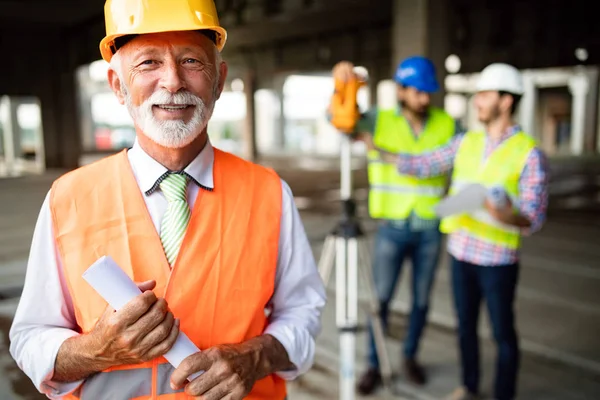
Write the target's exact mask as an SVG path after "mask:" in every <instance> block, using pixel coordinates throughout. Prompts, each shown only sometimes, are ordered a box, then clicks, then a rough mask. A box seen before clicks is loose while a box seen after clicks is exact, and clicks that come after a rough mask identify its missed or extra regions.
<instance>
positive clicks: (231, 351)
mask: <svg viewBox="0 0 600 400" xmlns="http://www.w3.org/2000/svg"><path fill="white" fill-rule="evenodd" d="M289 368H293V365H292V364H291V363H290V361H289V358H288V355H287V352H286V351H285V349H284V348H283V346H282V345H281V343H279V341H277V339H275V338H274V337H272V336H270V335H263V336H258V337H256V338H254V339H251V340H249V341H247V342H244V343H240V344H233V345H219V346H215V347H211V348H210V349H207V350H205V351H202V352H199V353H196V354H192V355H191V356H189V357H187V358H186V359H185V360H183V361H182V362H181V364H180V365H179V367H177V369H176V370H175V371H174V372H173V375H171V387H172V388H173V389H174V390H177V389H180V388H182V387H183V386H184V385H185V393H186V394H188V395H189V396H202V399H205V400H219V399H228V400H242V399H243V398H244V397H245V396H246V395H247V394H248V393H250V391H251V390H252V387H253V386H254V383H255V382H256V381H257V380H259V379H262V378H264V377H266V376H268V375H270V374H273V373H275V372H277V371H280V370H283V369H289ZM199 371H204V373H203V374H202V375H200V376H199V377H197V378H196V379H194V380H192V381H191V382H189V383H187V378H188V377H189V376H190V375H192V374H194V373H196V372H199Z"/></svg>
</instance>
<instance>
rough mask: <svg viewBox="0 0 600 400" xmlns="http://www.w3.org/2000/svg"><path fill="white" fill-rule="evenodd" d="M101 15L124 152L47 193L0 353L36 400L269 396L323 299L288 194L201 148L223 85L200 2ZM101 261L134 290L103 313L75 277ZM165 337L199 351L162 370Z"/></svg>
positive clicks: (113, 5) (258, 172)
mask: <svg viewBox="0 0 600 400" xmlns="http://www.w3.org/2000/svg"><path fill="white" fill-rule="evenodd" d="M105 16H106V29H107V36H106V37H105V38H104V39H103V40H102V42H101V44H100V49H101V53H102V57H103V58H104V59H105V60H106V61H108V62H110V69H109V72H108V81H109V84H110V87H111V88H112V90H113V91H114V93H115V95H116V96H117V98H118V100H119V102H120V103H121V104H124V105H126V106H127V109H128V110H129V113H130V114H131V116H132V118H133V121H134V124H135V128H136V134H137V138H136V142H135V144H134V146H133V148H131V149H129V150H125V151H123V152H121V153H119V154H117V155H114V156H111V157H107V158H105V159H103V160H101V161H99V162H97V163H94V164H91V165H88V166H85V167H83V168H80V169H77V170H75V171H73V172H71V173H69V174H66V175H65V176H63V177H61V178H59V179H58V180H57V181H56V182H55V183H54V184H53V186H52V188H51V190H50V191H49V193H48V196H47V197H46V200H45V201H44V204H43V205H42V209H41V212H40V216H39V219H38V222H37V225H36V229H35V233H34V237H33V242H32V247H31V254H30V259H29V264H28V270H27V277H26V281H25V287H24V289H23V294H22V297H21V301H20V303H19V307H18V310H17V313H16V316H15V320H14V323H13V326H12V328H11V332H10V338H11V348H10V350H11V354H12V355H13V357H14V358H15V359H16V361H17V363H18V365H19V366H20V367H21V368H22V369H23V370H24V371H25V372H26V373H27V375H28V376H29V377H30V378H31V379H32V381H33V382H34V384H35V385H36V387H37V388H38V389H39V390H40V391H41V392H43V393H45V394H46V395H47V396H48V397H50V398H67V399H95V400H97V399H112V400H117V399H132V398H135V399H187V398H189V396H202V398H203V399H242V398H247V399H283V398H285V396H286V388H285V383H284V380H286V379H293V378H295V377H297V376H298V375H299V374H301V373H304V372H306V371H307V370H308V369H309V368H310V366H311V363H312V360H313V355H314V347H315V342H314V339H315V336H316V335H317V334H318V332H319V330H320V313H321V310H322V308H323V306H324V304H325V291H324V287H323V284H322V281H321V279H320V277H319V274H318V271H317V268H316V266H315V263H314V259H313V256H312V252H311V249H310V247H309V244H308V240H307V237H306V234H305V232H304V228H303V226H302V222H301V220H300V218H299V215H298V211H297V209H296V207H295V206H294V201H293V196H292V193H291V191H290V189H289V187H288V186H287V185H286V184H285V183H284V182H283V181H281V180H280V178H279V177H278V176H277V175H276V174H275V173H274V172H272V171H270V170H268V169H265V168H263V167H260V166H257V165H254V164H251V163H249V162H246V161H244V160H241V159H239V158H237V157H235V156H233V155H230V154H227V153H225V152H222V151H219V150H217V149H215V148H213V147H212V146H211V144H210V141H209V140H208V134H207V124H208V121H209V119H210V117H211V113H212V111H213V108H214V105H215V102H216V100H217V99H218V97H219V95H220V93H221V91H222V89H223V85H224V82H225V78H226V76H227V65H226V64H225V63H224V62H223V61H222V60H221V57H220V50H221V49H222V48H223V45H224V44H225V39H226V32H225V30H224V29H223V28H221V27H220V26H219V22H218V18H217V14H216V10H215V5H214V3H213V1H212V0H108V1H107V2H106V5H105ZM101 255H110V256H111V257H112V258H113V259H114V260H115V261H116V262H117V263H118V264H119V266H120V267H121V268H122V269H123V270H124V271H125V272H126V273H127V274H128V275H129V276H130V277H131V278H132V279H134V280H135V281H136V282H138V286H139V287H140V289H141V290H142V292H143V293H142V294H141V295H139V296H138V297H136V298H135V299H134V300H132V301H131V302H129V303H128V304H127V305H125V306H124V307H123V308H122V309H120V310H118V311H115V310H113V309H111V308H110V307H109V306H107V305H106V302H105V301H103V300H102V298H101V297H100V296H99V295H98V294H97V293H95V292H94V291H93V290H92V289H91V287H90V286H89V285H88V284H87V283H86V282H85V281H84V280H83V279H82V274H83V272H84V271H85V270H86V269H87V268H88V267H89V266H90V265H91V264H92V263H93V262H94V261H95V260H96V259H97V258H98V257H99V256H101ZM180 329H181V331H183V332H184V333H185V334H186V335H187V336H188V337H189V338H190V339H191V340H192V341H193V342H194V343H195V344H196V345H197V346H198V348H200V349H201V351H200V352H199V353H196V354H193V355H191V356H189V357H188V358H187V359H185V360H184V361H183V362H182V363H181V364H180V365H179V367H178V368H177V369H174V368H173V367H171V365H170V364H168V363H167V362H166V360H165V359H164V358H163V357H162V355H163V354H165V353H166V352H167V351H168V350H169V349H170V348H171V347H172V345H173V344H174V342H175V339H176V337H177V335H178V333H179V330H180ZM198 371H204V373H203V374H201V375H200V376H199V377H197V378H195V379H192V380H191V381H190V382H188V381H187V378H188V377H189V376H191V375H192V374H194V373H195V372H198Z"/></svg>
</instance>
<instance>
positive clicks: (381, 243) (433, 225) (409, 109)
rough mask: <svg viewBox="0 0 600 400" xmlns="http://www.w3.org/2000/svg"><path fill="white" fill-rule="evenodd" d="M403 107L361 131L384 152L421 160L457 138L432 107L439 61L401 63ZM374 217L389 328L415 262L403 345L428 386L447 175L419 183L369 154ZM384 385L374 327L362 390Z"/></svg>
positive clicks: (340, 71) (338, 70)
mask: <svg viewBox="0 0 600 400" xmlns="http://www.w3.org/2000/svg"><path fill="white" fill-rule="evenodd" d="M352 73H353V65H352V64H350V63H348V62H341V63H339V64H337V65H336V66H335V67H334V69H333V75H334V77H335V78H337V79H342V80H348V78H347V77H348V76H350V74H352ZM395 81H396V83H397V96H398V105H397V106H396V107H392V108H390V109H375V110H372V111H370V112H368V113H366V114H365V115H363V117H362V118H361V120H360V121H359V123H358V124H357V127H356V130H357V131H358V132H367V134H368V135H369V136H372V138H373V139H372V140H373V141H374V143H376V144H377V146H378V147H379V148H382V149H385V150H386V151H389V152H394V153H398V152H405V153H410V154H414V155H418V154H422V153H424V152H427V151H431V150H433V149H435V148H437V147H439V146H442V145H445V144H446V143H448V142H449V141H450V140H451V139H452V137H453V136H454V135H455V131H456V123H455V121H454V120H453V119H452V117H450V116H449V115H448V114H446V113H445V112H444V111H443V110H440V109H438V108H435V107H432V106H431V105H430V101H431V93H434V92H436V91H437V90H438V89H439V85H438V82H437V79H436V71H435V68H434V66H433V63H432V62H431V61H430V60H428V59H427V58H424V57H420V56H416V57H410V58H407V59H405V60H404V61H402V62H401V63H400V65H399V66H398V69H397V72H396V75H395ZM368 158H369V167H368V168H369V171H368V173H369V186H370V188H369V190H370V192H369V214H370V215H371V217H372V218H375V219H378V220H379V221H380V224H379V227H378V230H377V235H376V237H375V249H374V263H373V269H374V271H373V274H374V281H375V289H376V292H377V296H378V299H379V301H380V303H381V304H380V305H381V318H382V321H383V324H384V327H387V320H388V313H389V305H390V301H391V300H392V297H393V295H394V291H395V289H396V286H397V283H398V281H399V278H400V274H401V271H402V266H403V264H404V261H405V259H407V258H410V259H411V262H412V269H413V270H412V274H411V275H412V284H411V287H412V310H411V312H410V322H409V327H408V331H407V335H406V338H405V341H404V363H403V366H404V371H405V374H406V378H407V379H408V380H409V381H410V382H413V383H415V384H419V385H422V384H424V383H425V381H426V376H425V371H424V370H423V368H422V366H421V365H419V363H418V362H417V351H418V348H419V342H420V339H421V336H422V333H423V330H424V327H425V324H426V320H427V311H428V309H429V298H430V291H431V287H432V284H433V280H434V276H435V272H436V267H437V264H438V258H439V253H440V247H441V234H440V232H439V220H438V219H437V218H436V215H435V212H434V207H435V205H436V204H437V203H438V201H439V200H440V199H441V198H442V196H443V195H444V189H445V187H446V184H447V173H446V172H441V173H440V174H438V175H437V176H433V177H427V178H416V177H414V176H411V175H407V174H403V173H398V171H397V169H396V166H395V164H393V163H392V164H390V163H386V162H385V160H382V159H381V157H380V154H379V153H378V152H377V151H375V150H372V151H369V153H368ZM380 383H381V376H380V372H379V361H378V358H377V352H376V348H375V341H374V338H373V332H372V330H369V343H368V369H367V371H366V372H365V374H364V375H363V377H362V378H361V379H360V381H359V384H358V391H359V392H360V393H361V394H369V393H372V392H373V391H374V390H375V389H376V388H377V387H378V386H379V384H380Z"/></svg>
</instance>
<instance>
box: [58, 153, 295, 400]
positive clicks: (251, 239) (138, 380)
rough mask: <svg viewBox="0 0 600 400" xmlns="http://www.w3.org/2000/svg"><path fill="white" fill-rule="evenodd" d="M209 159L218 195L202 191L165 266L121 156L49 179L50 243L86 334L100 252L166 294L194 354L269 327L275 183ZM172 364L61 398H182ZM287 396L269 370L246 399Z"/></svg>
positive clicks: (224, 158) (107, 377) (94, 307)
mask: <svg viewBox="0 0 600 400" xmlns="http://www.w3.org/2000/svg"><path fill="white" fill-rule="evenodd" d="M214 155H215V157H214V174H213V175H214V179H215V190H214V191H204V190H202V191H200V192H199V194H198V197H197V199H196V203H195V205H194V209H193V211H192V216H191V219H190V222H189V225H188V229H187V231H186V233H185V237H184V239H183V243H182V245H181V250H180V252H179V255H178V257H177V260H176V261H175V263H174V264H173V266H172V268H171V267H170V266H169V264H168V261H167V259H166V256H165V253H164V250H163V247H162V244H161V242H160V238H159V235H158V233H157V231H156V229H155V227H154V225H153V223H152V220H151V218H150V215H149V214H148V210H147V208H146V205H145V203H144V198H143V195H142V193H140V190H139V187H138V185H137V183H136V180H135V176H134V175H133V172H132V171H131V166H130V164H129V160H128V157H127V153H126V151H123V152H121V153H119V154H118V155H115V156H111V157H107V158H105V159H103V160H101V161H99V162H96V163H94V164H90V165H87V166H85V167H82V168H80V169H78V170H76V171H73V172H71V173H69V174H66V175H64V176H63V177H61V178H59V179H58V180H57V181H56V182H55V183H54V185H53V186H52V190H51V197H50V209H51V213H52V218H53V227H54V235H55V241H56V243H57V248H58V251H59V253H60V257H61V261H62V265H63V270H64V276H65V281H66V284H67V286H68V289H69V293H70V295H71V298H72V299H73V308H74V311H75V317H76V320H77V324H78V327H79V329H80V330H81V331H82V332H83V333H86V332H89V331H90V330H92V329H93V328H94V326H95V324H96V322H97V321H98V319H99V318H100V317H101V315H102V313H103V311H104V310H105V308H106V302H105V301H104V300H103V299H102V298H101V297H100V295H98V294H97V293H96V292H94V291H91V290H90V288H89V285H88V284H87V283H86V282H85V281H84V280H83V278H82V275H83V272H84V271H85V270H86V269H87V268H88V267H89V266H90V265H91V264H92V263H94V261H96V259H97V258H98V253H99V252H100V253H101V254H108V255H110V256H111V257H112V258H113V259H114V260H115V261H116V263H117V264H118V265H119V266H120V267H121V268H122V269H123V271H125V272H126V273H127V275H128V276H129V277H130V278H131V279H132V280H134V281H138V282H142V281H147V280H150V279H153V280H155V281H156V287H155V289H154V290H153V291H154V292H155V294H156V295H157V297H164V298H165V300H166V301H167V303H168V304H169V309H170V310H171V311H172V312H173V314H174V315H175V316H176V317H177V318H178V319H179V320H180V321H181V322H180V323H181V325H180V329H181V331H182V332H185V333H186V335H187V336H188V337H189V338H190V339H191V340H192V342H194V344H195V345H196V346H198V348H199V349H201V350H204V349H207V348H210V347H213V346H216V345H219V344H224V343H241V342H243V341H246V340H249V339H250V338H253V337H256V336H259V335H261V334H263V332H264V329H265V326H267V324H268V321H267V318H266V316H265V312H264V309H265V306H266V304H267V303H268V302H269V300H270V299H271V298H272V296H273V292H274V286H275V273H276V267H277V254H278V246H279V229H280V219H281V208H282V205H281V199H282V197H281V196H282V195H281V180H280V179H279V177H278V176H277V175H276V174H275V173H274V172H273V171H270V170H267V169H266V168H264V167H260V166H257V165H253V164H250V163H248V162H246V161H244V160H242V159H239V158H238V157H235V156H233V155H230V154H227V153H224V152H222V151H219V150H217V149H215V154H214ZM242 199H243V200H242ZM200 289H201V290H200ZM171 368H172V367H171V366H170V365H169V364H162V360H161V359H159V360H152V361H149V362H145V363H142V364H138V365H124V366H119V367H115V368H111V369H109V370H107V371H104V372H101V373H98V374H96V375H94V376H92V377H90V378H88V379H87V380H86V381H85V382H84V383H83V385H82V386H81V387H80V389H79V391H78V392H77V393H79V394H74V395H71V396H66V398H67V399H77V398H79V395H80V396H81V398H84V397H85V398H89V399H98V398H110V399H111V400H112V399H121V398H127V399H130V398H136V397H135V396H137V397H138V398H143V399H146V400H149V399H161V398H162V399H165V400H167V399H168V400H180V399H188V398H189V396H187V395H186V394H185V393H183V392H177V393H173V391H172V390H171V389H170V387H169V380H170V374H171V372H172V369H171ZM149 372H150V373H149ZM148 392H150V396H148ZM285 394H286V388H285V383H284V381H283V380H282V379H281V378H280V377H278V376H277V375H275V374H273V375H270V376H268V377H266V378H264V379H261V380H259V381H257V382H256V383H255V385H254V387H253V389H252V391H251V392H250V393H249V394H248V396H247V397H246V399H247V400H266V399H273V400H283V399H284V398H285Z"/></svg>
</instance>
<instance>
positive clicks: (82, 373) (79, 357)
mask: <svg viewBox="0 0 600 400" xmlns="http://www.w3.org/2000/svg"><path fill="white" fill-rule="evenodd" d="M91 349H92V340H91V338H90V336H89V335H79V336H74V337H72V338H69V339H67V340H65V342H64V343H63V344H62V346H61V347H60V348H59V349H58V354H57V355H56V362H55V363H54V375H53V377H52V380H53V381H55V382H76V381H79V380H82V379H85V378H87V377H88V376H90V375H92V374H94V373H96V372H100V371H102V370H105V369H106V368H109V367H110V365H106V361H102V360H99V359H98V358H97V357H95V356H94V352H93V351H92V350H91Z"/></svg>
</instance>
